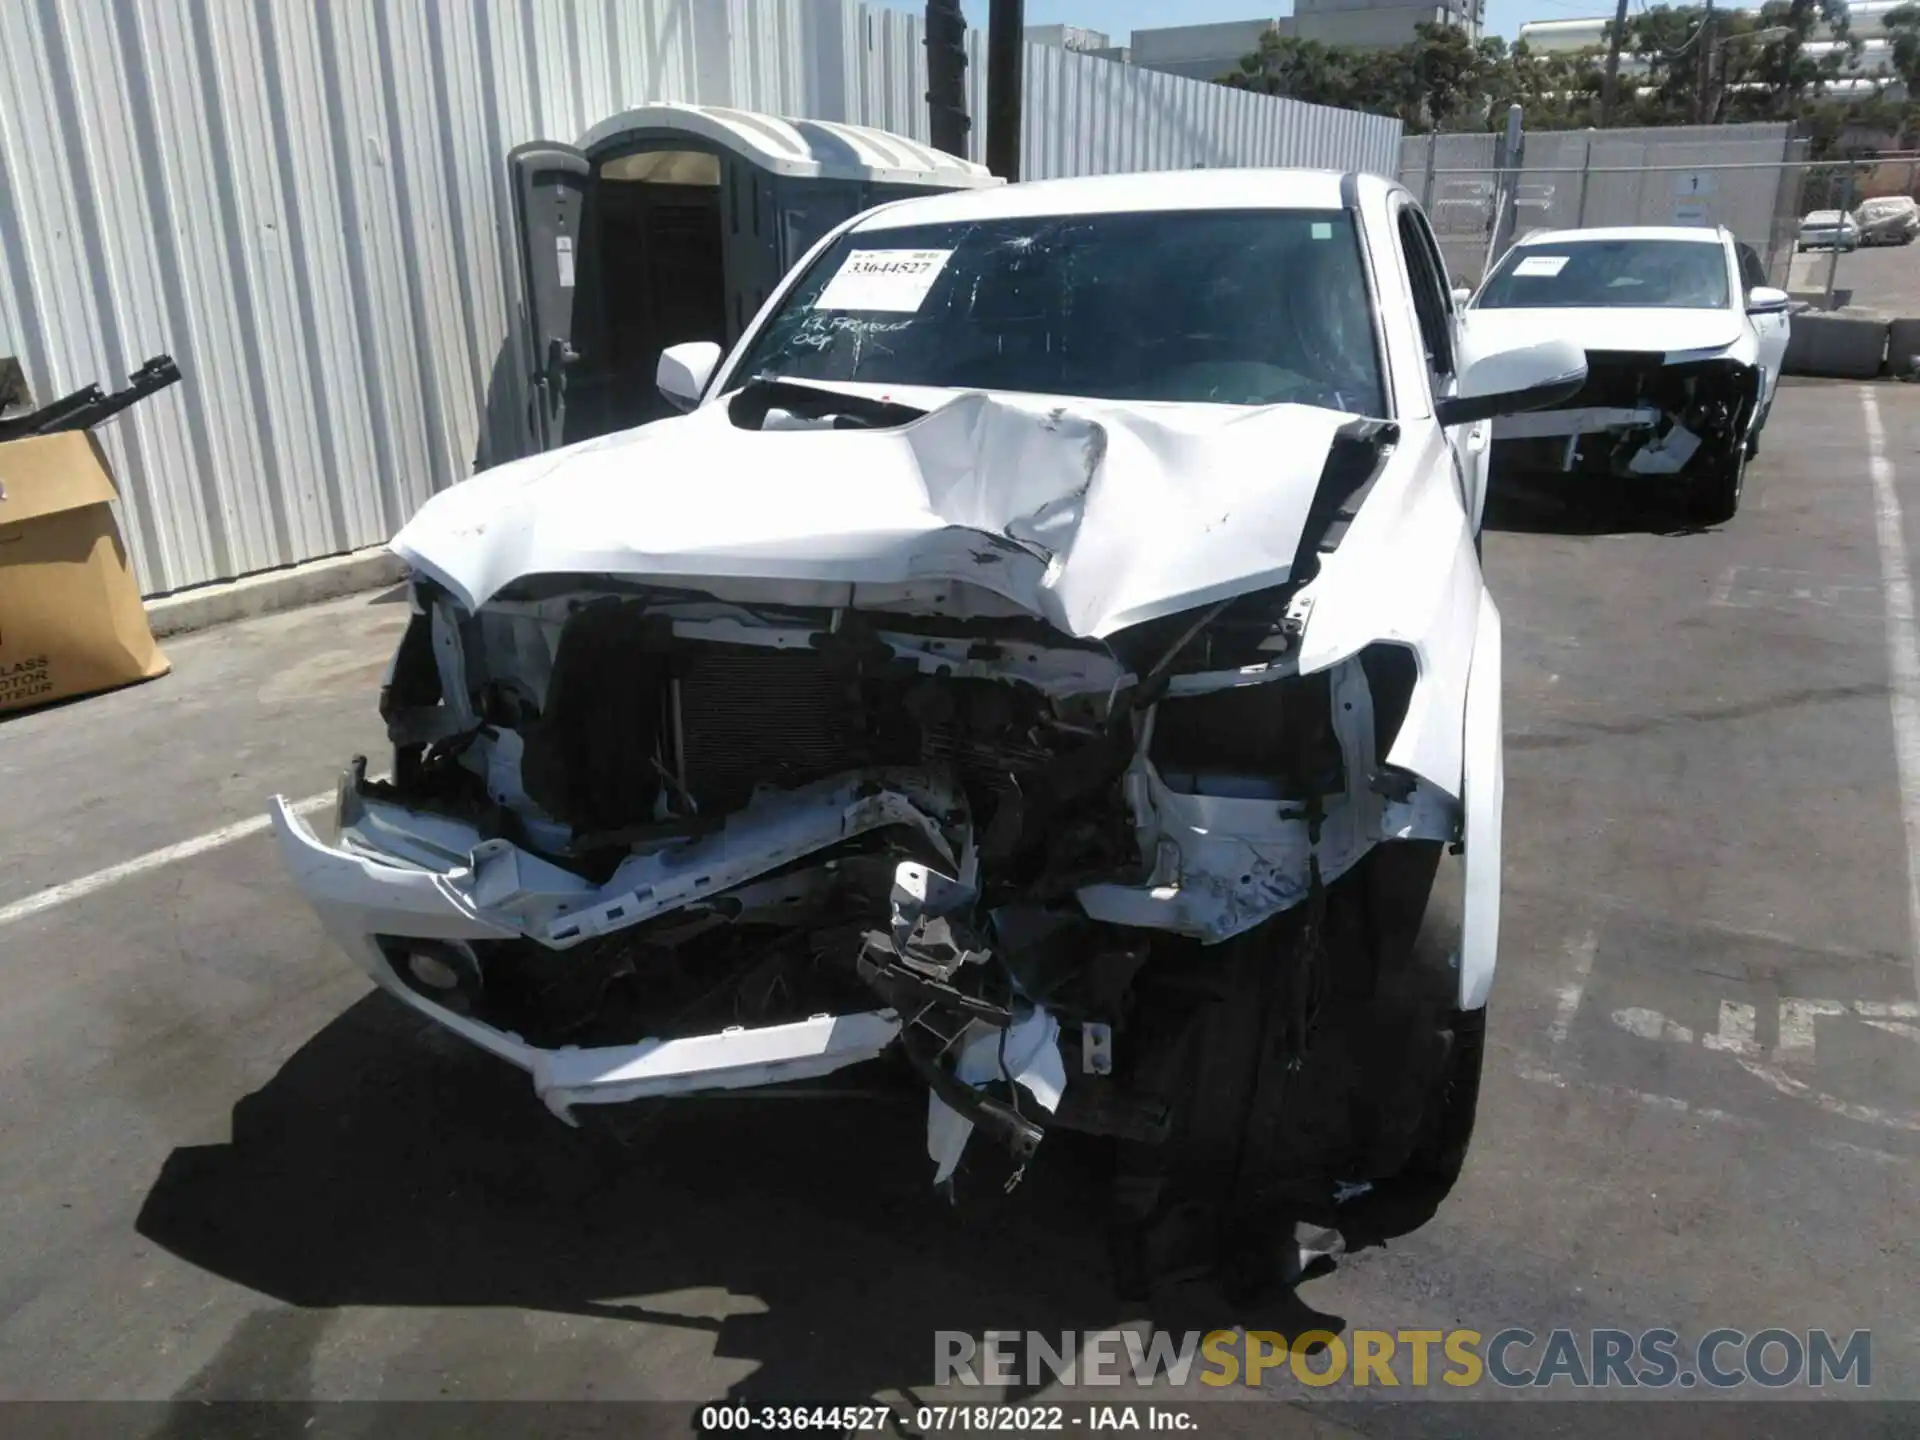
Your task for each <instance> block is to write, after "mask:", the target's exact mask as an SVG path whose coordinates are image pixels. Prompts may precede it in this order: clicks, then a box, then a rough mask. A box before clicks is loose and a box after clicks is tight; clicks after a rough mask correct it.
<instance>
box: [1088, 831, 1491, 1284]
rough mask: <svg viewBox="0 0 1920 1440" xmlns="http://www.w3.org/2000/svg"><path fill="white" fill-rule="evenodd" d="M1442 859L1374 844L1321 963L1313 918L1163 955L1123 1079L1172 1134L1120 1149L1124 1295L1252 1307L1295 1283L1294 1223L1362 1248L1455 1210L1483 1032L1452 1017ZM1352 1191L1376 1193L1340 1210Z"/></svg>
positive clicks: (1346, 886)
mask: <svg viewBox="0 0 1920 1440" xmlns="http://www.w3.org/2000/svg"><path fill="white" fill-rule="evenodd" d="M1440 850H1441V847H1440V846H1439V845H1438V844H1437V843H1429V842H1424V841H1418V842H1396V843H1392V844H1386V845H1381V846H1377V847H1376V848H1375V849H1374V850H1373V851H1372V852H1370V853H1369V854H1368V855H1367V856H1366V857H1365V858H1364V859H1363V860H1362V861H1361V862H1360V864H1359V865H1357V866H1355V867H1354V869H1353V870H1352V871H1350V872H1348V874H1346V875H1345V876H1343V877H1341V879H1339V880H1338V881H1336V882H1334V884H1332V885H1330V886H1328V887H1327V894H1326V911H1325V915H1324V919H1323V922H1322V925H1321V931H1320V933H1321V936H1322V939H1323V945H1324V957H1323V958H1322V959H1321V960H1320V961H1319V962H1317V964H1314V965H1309V964H1307V963H1306V962H1305V960H1304V951H1303V946H1302V941H1303V938H1304V936H1303V930H1304V919H1305V917H1304V915H1303V910H1304V907H1295V908H1294V909H1293V910H1290V911H1287V912H1286V913H1284V914H1282V915H1279V916H1276V917H1274V918H1273V919H1272V920H1269V921H1268V922H1267V923H1265V924H1264V925H1261V926H1259V927H1257V928H1256V929H1254V930H1252V931H1250V932H1248V933H1246V934H1244V935H1241V936H1238V937H1236V938H1235V939H1233V940H1229V941H1227V942H1225V943H1223V944H1220V945H1216V946H1209V947H1202V946H1199V945H1196V944H1193V943H1191V942H1186V941H1169V942H1167V943H1165V944H1163V945H1157V946H1156V949H1155V952H1154V955H1153V957H1152V958H1151V959H1150V960H1149V962H1148V964H1147V966H1146V968H1145V969H1144V970H1143V971H1142V972H1141V976H1140V979H1139V980H1138V981H1137V982H1136V986H1135V998H1136V1005H1135V1017H1136V1019H1135V1023H1134V1025H1133V1026H1132V1027H1131V1028H1132V1030H1133V1032H1134V1033H1133V1034H1132V1035H1131V1036H1129V1037H1128V1039H1129V1043H1130V1044H1131V1045H1132V1046H1133V1047H1134V1049H1135V1051H1136V1054H1137V1057H1138V1062H1137V1066H1136V1068H1135V1070H1134V1073H1133V1074H1132V1076H1131V1077H1130V1078H1131V1082H1132V1085H1133V1087H1134V1088H1135V1089H1136V1090H1139V1091H1144V1092H1146V1093H1150V1094H1153V1095H1155V1096H1156V1097H1158V1098H1159V1100H1160V1101H1161V1102H1162V1103H1163V1104H1164V1105H1165V1108H1166V1111H1167V1114H1168V1118H1169V1121H1170V1133H1169V1135H1168V1138H1167V1140H1166V1141H1165V1142H1164V1143H1162V1144H1159V1145H1152V1144H1147V1143H1144V1142H1138V1141H1123V1142H1120V1143H1119V1144H1118V1145H1117V1146H1116V1151H1115V1160H1116V1164H1115V1176H1114V1212H1113V1231H1112V1238H1113V1257H1114V1268H1115V1278H1116V1281H1117V1282H1118V1284H1119V1286H1120V1288H1121V1290H1122V1291H1123V1292H1124V1293H1126V1294H1128V1295H1129V1296H1140V1295H1144V1294H1146V1293H1148V1292H1150V1291H1151V1290H1153V1289H1155V1288H1157V1287H1158V1286H1160V1285H1163V1284H1168V1283H1173V1282H1177V1281H1180V1280H1184V1279H1191V1278H1197V1277H1199V1276H1202V1275H1215V1276H1219V1277H1221V1278H1223V1279H1225V1280H1226V1281H1227V1282H1228V1283H1229V1284H1230V1285H1235V1286H1238V1287H1239V1288H1241V1289H1242V1290H1244V1291H1249V1292H1250V1291H1257V1290H1259V1289H1262V1288H1265V1287H1267V1286H1270V1285H1272V1284H1274V1283H1277V1282H1280V1281H1282V1280H1284V1279H1285V1278H1286V1276H1287V1274H1288V1273H1289V1267H1290V1265H1291V1263H1292V1261H1293V1259H1294V1256H1293V1255H1292V1253H1291V1252H1290V1242H1291V1236H1292V1233H1293V1225H1294V1224H1295V1223H1298V1222H1301V1221H1306V1222H1312V1223H1316V1224H1320V1225H1324V1226H1328V1227H1331V1228H1334V1229H1338V1230H1340V1231H1341V1233H1342V1234H1343V1235H1344V1236H1346V1238H1347V1243H1348V1245H1349V1247H1350V1248H1358V1247H1359V1246H1360V1245H1364V1244H1368V1243H1377V1242H1378V1241H1380V1240H1383V1239H1386V1238H1389V1237H1391V1236H1393V1235H1398V1234H1405V1233H1407V1232H1408V1231H1411V1230H1414V1229H1417V1228H1418V1227H1419V1226H1420V1225H1422V1224H1424V1223H1425V1222H1426V1220H1428V1219H1429V1218H1431V1216H1432V1215H1433V1213H1434V1211H1435V1210H1437V1209H1438V1207H1439V1205H1440V1203H1441V1201H1442V1200H1444V1199H1445V1198H1446V1195H1447V1193H1448V1192H1449V1191H1450V1190H1451V1189H1452V1188H1453V1184H1454V1181H1455V1180H1456V1179H1457V1178H1458V1177H1459V1174H1460V1168H1461V1165H1462V1164H1463V1162H1464V1160H1465V1158H1466V1153H1467V1146H1468V1143H1469V1141H1470V1140H1471V1137H1472V1132H1473V1112H1474V1109H1475V1107H1476V1104H1477V1098H1478V1094H1479V1073H1480V1053H1481V1048H1482V1043H1481V1036H1482V1034H1483V1023H1482V1022H1483V1018H1484V1016H1483V1014H1480V1013H1476V1014H1473V1015H1462V1013H1461V1012H1460V1011H1458V1010H1457V1009H1456V1008H1455V1005H1456V1000H1455V989H1456V985H1457V978H1456V975H1455V972H1454V971H1453V969H1452V967H1451V964H1450V963H1449V960H1450V956H1451V954H1452V951H1453V948H1454V941H1455V939H1456V938H1457V935H1458V915H1459V908H1458V888H1459V887H1458V879H1459V875H1458V869H1459V867H1458V862H1457V861H1453V860H1451V859H1450V858H1449V857H1444V856H1442V855H1441V853H1440ZM1443 864H1444V865H1445V866H1446V870H1445V872H1443V873H1440V875H1439V880H1438V882H1436V873H1437V872H1440V867H1441V866H1442V865H1443ZM1309 975H1311V976H1313V977H1315V979H1316V980H1317V985H1318V989H1317V992H1316V993H1315V994H1314V995H1313V996H1312V998H1311V999H1308V998H1307V992H1306V990H1305V989H1303V987H1302V984H1301V981H1302V980H1303V978H1305V977H1307V976H1309ZM1308 1013H1311V1014H1312V1016H1313V1019H1312V1023H1311V1025H1310V1026H1309V1027H1308V1028H1307V1029H1306V1031H1305V1033H1306V1035H1307V1037H1308V1038H1307V1043H1306V1044H1305V1045H1304V1047H1303V1046H1302V1045H1301V1044H1300V1043H1299V1037H1300V1035H1301V1033H1302V1030H1301V1019H1302V1017H1303V1015H1305V1014H1308ZM1356 1181H1357V1182H1365V1184H1366V1185H1367V1186H1369V1187H1370V1188H1368V1189H1366V1190H1365V1191H1364V1192H1362V1193H1361V1194H1360V1196H1359V1197H1358V1198H1357V1199H1351V1198H1344V1197H1343V1193H1342V1192H1341V1191H1340V1189H1339V1186H1340V1184H1341V1183H1342V1182H1356Z"/></svg>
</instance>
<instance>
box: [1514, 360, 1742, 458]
mask: <svg viewBox="0 0 1920 1440" xmlns="http://www.w3.org/2000/svg"><path fill="white" fill-rule="evenodd" d="M1759 391H1760V372H1759V370H1758V369H1757V368H1756V367H1755V366H1753V365H1750V364H1746V363H1743V362H1741V361H1739V360H1737V359H1733V358H1731V357H1726V356H1719V357H1714V358H1710V359H1684V358H1672V357H1669V356H1667V355H1665V354H1663V353H1661V352H1658V351H1649V352H1635V351H1605V350H1590V351H1588V352H1587V383H1586V385H1585V386H1584V387H1583V388H1582V389H1581V391H1580V392H1579V393H1578V394H1577V395H1575V396H1574V397H1573V399H1572V400H1571V401H1569V402H1568V404H1567V405H1566V406H1565V407H1564V408H1561V409H1555V410H1541V411H1534V412H1530V413H1527V414H1522V415H1510V416H1503V417H1502V418H1500V419H1498V420H1496V421H1495V422H1494V431H1493V434H1494V452H1493V459H1494V463H1495V465H1496V466H1498V467H1500V468H1502V469H1512V470H1516V471H1530V472H1536V473H1538V472H1559V473H1563V474H1569V475H1577V476H1583V477H1587V478H1596V477H1612V478H1621V479H1628V478H1631V479H1645V478H1650V477H1656V476H1671V477H1675V478H1677V479H1683V480H1684V479H1690V478H1692V477H1694V476H1696V475H1699V474H1702V473H1704V472H1706V471H1708V470H1709V469H1711V468H1712V467H1714V466H1716V465H1720V464H1722V463H1724V462H1725V461H1726V460H1727V458H1728V457H1730V456H1733V455H1737V454H1738V453H1739V452H1740V451H1741V449H1742V447H1744V446H1745V444H1746V442H1747V432H1748V429H1749V427H1750V426H1751V424H1752V421H1753V417H1754V413H1755V406H1756V404H1757V401H1758V396H1759Z"/></svg>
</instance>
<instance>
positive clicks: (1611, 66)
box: [1600, 0, 1627, 130]
mask: <svg viewBox="0 0 1920 1440" xmlns="http://www.w3.org/2000/svg"><path fill="white" fill-rule="evenodd" d="M1626 33H1627V0H1620V4H1619V5H1618V6H1617V7H1616V8H1615V10H1614V12H1613V33H1612V34H1611V35H1609V36H1608V37H1607V76H1606V79H1605V81H1603V82H1602V84H1601V86H1600V128H1601V129H1602V130H1604V129H1606V128H1607V125H1608V124H1609V122H1611V121H1612V119H1613V101H1614V96H1615V95H1617V94H1618V93H1619V90H1620V42H1621V40H1622V39H1623V38H1625V36H1626Z"/></svg>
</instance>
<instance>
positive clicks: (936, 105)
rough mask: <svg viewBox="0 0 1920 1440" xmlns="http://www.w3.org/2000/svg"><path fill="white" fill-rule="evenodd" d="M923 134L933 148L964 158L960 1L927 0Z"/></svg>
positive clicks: (964, 87)
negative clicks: (925, 134)
mask: <svg viewBox="0 0 1920 1440" xmlns="http://www.w3.org/2000/svg"><path fill="white" fill-rule="evenodd" d="M926 46H927V133H928V134H929V135H931V136H932V137H933V148H934V149H936V150H944V151H945V152H946V153H947V154H949V155H953V156H956V157H958V158H959V159H962V160H964V159H966V158H967V131H969V130H971V129H972V128H973V122H972V121H971V120H969V119H968V118H967V21H966V17H965V16H964V15H962V14H961V13H960V0H927V39H926Z"/></svg>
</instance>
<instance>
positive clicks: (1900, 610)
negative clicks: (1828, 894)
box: [1860, 386, 1920, 994]
mask: <svg viewBox="0 0 1920 1440" xmlns="http://www.w3.org/2000/svg"><path fill="white" fill-rule="evenodd" d="M1860 408H1861V409H1862V411H1863V412H1865V417H1866V422H1867V458H1868V469H1869V470H1870V471H1871V472H1872V474H1873V518H1874V525H1875V529H1876V530H1877V531H1878V532H1879V537H1880V593H1881V595H1882V597H1883V599H1884V603H1885V605H1886V615H1887V678H1888V682H1889V686H1888V688H1889V691H1890V694H1891V698H1892V703H1893V759H1894V766H1895V768H1896V770H1897V771H1898V772H1899V776H1900V818H1901V820H1902V821H1903V822H1904V823H1905V826H1906V834H1907V942H1908V945H1909V947H1910V949H1909V957H1910V958H1911V959H1912V961H1913V972H1914V989H1915V992H1916V993H1917V994H1920V632H1917V631H1916V628H1915V623H1914V613H1913V577H1912V575H1910V574H1909V573H1908V570H1907V542H1906V528H1905V526H1904V525H1903V523H1902V520H1901V515H1900V496H1899V493H1898V492H1897V491H1896V490H1895V489H1894V487H1893V463H1892V462H1891V461H1890V460H1888V459H1887V436H1886V431H1885V430H1884V429H1883V428H1882V427H1881V424H1880V403H1879V401H1878V400H1877V399H1875V397H1874V393H1873V391H1872V390H1871V389H1868V388H1866V387H1864V386H1863V387H1862V388H1861V391H1860Z"/></svg>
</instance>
